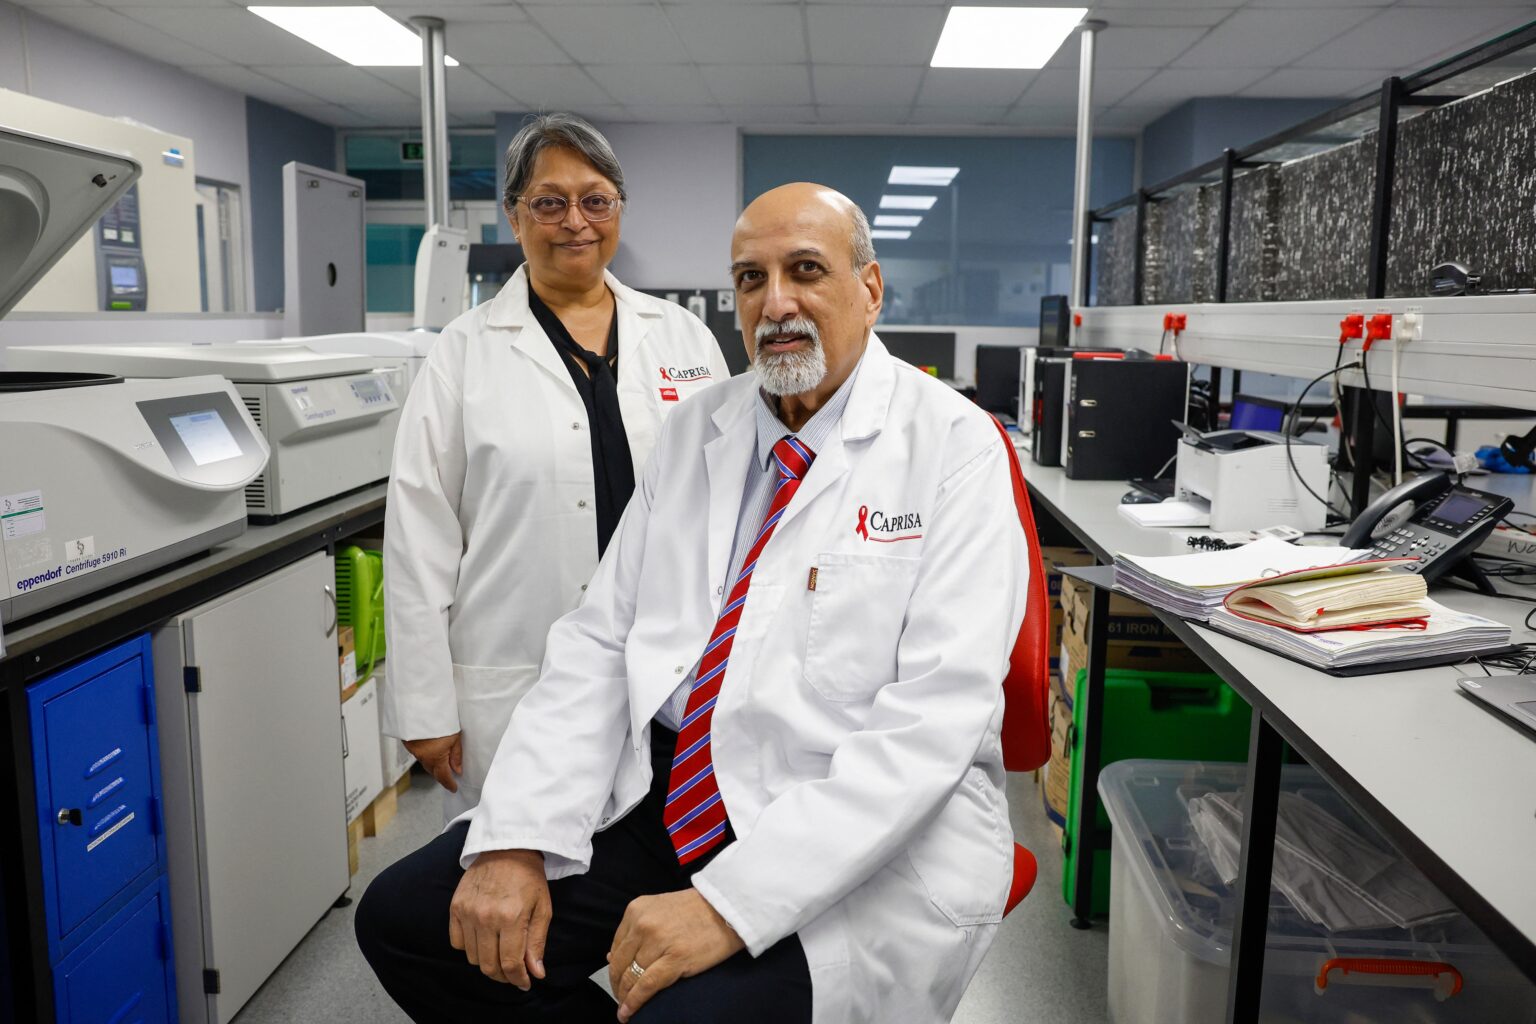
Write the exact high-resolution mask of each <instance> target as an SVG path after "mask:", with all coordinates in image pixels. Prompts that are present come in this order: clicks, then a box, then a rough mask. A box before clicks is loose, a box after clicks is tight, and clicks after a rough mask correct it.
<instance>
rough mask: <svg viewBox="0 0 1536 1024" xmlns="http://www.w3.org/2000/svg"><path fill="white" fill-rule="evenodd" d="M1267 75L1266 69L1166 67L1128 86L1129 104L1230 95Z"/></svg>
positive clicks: (1173, 101) (1267, 70) (1179, 101)
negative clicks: (1166, 68) (1140, 81)
mask: <svg viewBox="0 0 1536 1024" xmlns="http://www.w3.org/2000/svg"><path fill="white" fill-rule="evenodd" d="M1268 74H1269V69H1268V68H1199V69H1187V68H1169V69H1168V70H1166V71H1159V72H1158V73H1157V74H1155V75H1153V76H1152V77H1151V78H1149V79H1147V81H1146V82H1144V83H1143V84H1141V85H1139V86H1137V87H1136V88H1135V89H1132V90H1131V92H1130V93H1129V94H1128V95H1127V97H1126V98H1127V99H1128V100H1129V101H1130V102H1132V103H1148V104H1150V103H1159V102H1172V103H1181V102H1183V101H1184V100H1188V99H1194V98H1196V97H1200V96H1231V95H1232V94H1233V93H1236V92H1241V91H1242V90H1244V89H1246V88H1248V86H1250V85H1252V84H1254V83H1255V82H1257V81H1258V80H1259V79H1261V78H1263V77H1264V76H1266V75H1268Z"/></svg>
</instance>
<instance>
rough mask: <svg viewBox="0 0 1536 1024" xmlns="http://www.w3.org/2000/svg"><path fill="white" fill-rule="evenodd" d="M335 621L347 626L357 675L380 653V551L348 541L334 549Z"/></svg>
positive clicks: (367, 672)
mask: <svg viewBox="0 0 1536 1024" xmlns="http://www.w3.org/2000/svg"><path fill="white" fill-rule="evenodd" d="M336 624H337V625H338V626H351V627H352V638H353V641H354V642H355V643H356V645H357V679H358V682H363V681H365V680H366V679H368V678H369V677H370V676H372V675H373V667H374V663H375V662H377V661H378V660H379V659H380V658H382V657H384V553H383V552H382V551H371V550H369V549H367V548H361V547H358V546H357V545H356V544H348V545H345V546H344V547H341V548H338V549H337V550H336Z"/></svg>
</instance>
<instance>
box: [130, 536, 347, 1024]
mask: <svg viewBox="0 0 1536 1024" xmlns="http://www.w3.org/2000/svg"><path fill="white" fill-rule="evenodd" d="M335 581H336V573H335V563H334V561H333V559H332V558H331V557H330V556H329V555H327V554H325V553H323V552H321V553H316V554H314V555H311V556H309V557H308V558H305V559H304V560H302V561H300V562H297V563H295V564H293V565H290V566H288V567H286V568H284V569H280V570H278V571H277V572H274V573H272V574H271V575H268V576H265V577H263V578H262V579H259V580H256V581H255V582H253V583H250V584H248V585H247V586H245V587H242V588H240V589H238V590H235V591H232V592H231V593H229V594H227V595H225V596H223V597H220V598H218V599H216V600H214V601H211V602H209V603H208V604H205V605H203V606H201V607H199V608H197V609H194V610H192V611H190V612H187V613H186V614H183V615H180V616H177V617H176V618H175V619H173V620H172V621H171V622H170V623H168V624H167V625H166V626H165V627H163V628H162V629H161V630H159V631H158V632H157V633H156V634H155V639H154V655H155V681H156V691H157V695H158V698H159V708H160V715H159V722H160V746H161V760H162V763H163V765H164V773H163V774H164V788H165V814H166V834H167V848H168V853H169V857H170V881H171V907H172V913H173V921H174V928H175V934H176V976H177V995H178V1002H179V1003H180V1009H181V1020H182V1022H183V1024H227V1022H228V1021H229V1020H230V1019H231V1018H232V1017H234V1015H235V1013H236V1012H237V1011H239V1009H240V1008H241V1007H242V1006H243V1005H245V1003H246V1001H247V1000H248V999H250V997H251V996H252V995H253V994H254V993H255V991H256V990H257V988H259V987H260V986H261V984H262V982H264V981H265V980H266V979H267V977H268V976H269V975H271V973H272V972H273V971H274V970H275V969H276V968H277V966H278V964H280V963H281V962H282V960H283V958H284V957H286V956H287V955H288V954H289V953H290V952H291V951H292V950H293V948H294V947H295V946H297V945H298V943H299V941H300V940H301V939H302V938H303V937H304V935H305V934H306V933H307V932H308V931H309V930H310V929H311V928H312V927H314V925H315V923H316V922H317V921H318V920H319V919H320V918H321V917H322V916H324V914H325V912H326V911H327V910H328V909H329V908H330V907H331V905H332V904H333V903H334V902H335V900H336V898H337V897H339V896H341V895H342V894H343V893H344V892H345V891H346V889H347V886H348V884H349V875H348V871H347V820H346V811H345V801H346V795H345V788H344V785H343V781H342V757H341V744H342V740H341V729H342V724H341V702H340V698H339V689H338V686H337V667H336V637H335V629H336V606H335V601H334V587H335Z"/></svg>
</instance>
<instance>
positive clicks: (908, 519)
mask: <svg viewBox="0 0 1536 1024" xmlns="http://www.w3.org/2000/svg"><path fill="white" fill-rule="evenodd" d="M922 528H923V517H922V516H921V515H919V514H918V513H916V512H909V513H906V514H904V515H891V514H889V513H886V512H879V511H876V512H871V511H870V510H869V506H868V505H860V506H859V525H858V526H855V527H854V528H853V532H854V533H857V534H858V535H859V536H860V537H863V538H864V539H865V540H867V541H874V542H875V543H876V544H894V543H896V542H897V541H901V540H919V539H921V538H922V536H923V535H922V533H921V530H922ZM914 530H915V531H919V532H916V533H914V532H912V531H914Z"/></svg>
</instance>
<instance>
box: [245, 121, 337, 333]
mask: <svg viewBox="0 0 1536 1024" xmlns="http://www.w3.org/2000/svg"><path fill="white" fill-rule="evenodd" d="M245 136H246V143H247V146H248V149H249V152H250V161H251V194H250V204H251V272H252V275H253V276H254V278H255V285H256V296H255V305H254V309H255V310H256V311H257V312H271V311H273V310H278V309H282V308H283V165H284V164H286V163H288V162H289V161H290V160H297V161H298V162H299V163H301V164H309V165H311V166H313V167H322V168H324V169H326V170H328V171H333V170H335V169H336V132H335V130H334V129H332V128H330V127H328V126H326V125H323V124H321V123H320V122H319V121H311V120H310V119H309V118H307V117H301V116H299V115H298V114H295V113H293V112H292V111H289V110H284V109H283V108H282V107H274V106H273V105H272V104H270V103H263V102H262V101H261V100H258V99H254V98H252V97H250V96H247V97H246V98H245Z"/></svg>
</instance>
